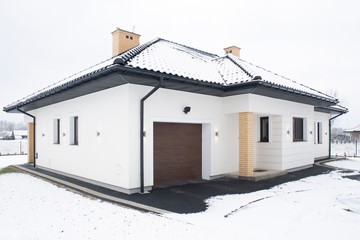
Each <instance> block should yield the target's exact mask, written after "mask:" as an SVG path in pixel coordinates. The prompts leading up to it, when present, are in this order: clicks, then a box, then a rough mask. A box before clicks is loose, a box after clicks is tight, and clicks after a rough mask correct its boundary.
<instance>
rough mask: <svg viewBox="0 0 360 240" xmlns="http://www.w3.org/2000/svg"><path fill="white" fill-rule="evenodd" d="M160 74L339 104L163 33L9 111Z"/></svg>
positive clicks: (231, 90) (171, 81)
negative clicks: (182, 42)
mask: <svg viewBox="0 0 360 240" xmlns="http://www.w3.org/2000/svg"><path fill="white" fill-rule="evenodd" d="M120 75H121V76H120ZM159 77H162V78H164V80H165V81H164V82H165V84H164V87H165V88H169V89H176V90H181V91H189V92H196V93H201V94H209V95H214V96H230V95H236V94H243V93H249V92H252V93H254V94H260V95H264V96H269V97H276V98H281V99H286V100H290V101H296V102H302V103H306V104H311V105H314V106H326V107H329V106H332V105H335V104H337V103H338V100H337V99H335V98H333V97H331V96H329V95H327V94H324V93H322V92H319V91H317V90H315V89H312V88H310V87H307V86H304V85H302V84H300V83H297V82H295V81H292V80H290V79H288V78H286V77H283V76H281V75H279V74H276V73H273V72H271V71H268V70H266V69H264V68H261V67H258V66H256V65H254V64H251V63H249V62H247V61H245V60H242V59H240V58H238V57H235V56H233V55H226V56H222V57H219V56H217V55H215V54H211V53H207V52H204V51H201V50H198V49H195V48H191V47H187V46H184V45H181V44H177V43H174V42H171V41H167V40H164V39H161V38H157V39H154V40H153V41H150V42H148V43H145V44H143V45H140V46H138V47H135V48H133V49H130V50H129V51H126V52H125V53H123V54H120V55H118V56H116V57H113V58H110V59H108V60H106V61H103V62H101V63H100V64H97V65H95V66H93V67H91V68H88V69H86V70H84V71H81V72H79V73H77V74H74V75H73V76H70V77H69V78H67V79H64V80H62V81H59V82H57V83H55V84H53V85H51V86H49V87H48V88H45V89H43V90H41V91H39V92H36V93H34V94H32V95H29V96H27V97H25V98H23V99H21V100H19V101H17V102H14V103H12V104H10V105H8V106H6V107H4V111H6V112H12V111H16V109H17V108H22V110H31V109H35V108H38V107H42V106H46V105H49V104H53V103H56V102H60V101H63V100H66V99H71V98H74V97H78V96H82V95H85V94H89V93H92V92H96V91H100V90H103V89H106V88H110V87H114V86H118V85H121V84H126V83H135V84H142V85H149V86H154V85H156V82H157V81H158V79H159ZM274 91H275V92H276V93H275V92H274Z"/></svg>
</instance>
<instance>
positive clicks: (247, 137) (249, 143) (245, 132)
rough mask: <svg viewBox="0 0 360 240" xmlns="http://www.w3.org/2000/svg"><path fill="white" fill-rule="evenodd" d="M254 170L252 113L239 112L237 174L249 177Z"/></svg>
mask: <svg viewBox="0 0 360 240" xmlns="http://www.w3.org/2000/svg"><path fill="white" fill-rule="evenodd" d="M253 170H254V113H252V112H242V113H239V176H242V177H250V176H252V175H253Z"/></svg>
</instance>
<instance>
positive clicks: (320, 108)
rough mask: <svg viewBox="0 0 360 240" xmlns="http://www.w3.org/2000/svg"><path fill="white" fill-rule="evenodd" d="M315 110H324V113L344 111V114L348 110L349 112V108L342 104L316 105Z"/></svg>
mask: <svg viewBox="0 0 360 240" xmlns="http://www.w3.org/2000/svg"><path fill="white" fill-rule="evenodd" d="M314 110H315V112H323V113H331V114H339V113H342V114H345V113H347V112H349V109H347V108H345V107H343V106H340V105H337V106H336V107H331V106H329V107H319V106H317V107H315V108H314Z"/></svg>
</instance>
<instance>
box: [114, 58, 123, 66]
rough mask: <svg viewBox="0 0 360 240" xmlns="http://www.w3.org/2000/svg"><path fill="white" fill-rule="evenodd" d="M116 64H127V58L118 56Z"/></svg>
mask: <svg viewBox="0 0 360 240" xmlns="http://www.w3.org/2000/svg"><path fill="white" fill-rule="evenodd" d="M114 64H120V65H125V60H124V59H122V58H121V57H119V58H116V59H115V60H114Z"/></svg>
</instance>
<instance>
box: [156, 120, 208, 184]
mask: <svg viewBox="0 0 360 240" xmlns="http://www.w3.org/2000/svg"><path fill="white" fill-rule="evenodd" d="M201 129H202V127H201V124H184V123H160V122H155V123H154V185H162V184H169V183H174V182H181V181H186V180H193V179H200V178H201Z"/></svg>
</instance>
